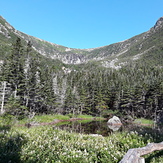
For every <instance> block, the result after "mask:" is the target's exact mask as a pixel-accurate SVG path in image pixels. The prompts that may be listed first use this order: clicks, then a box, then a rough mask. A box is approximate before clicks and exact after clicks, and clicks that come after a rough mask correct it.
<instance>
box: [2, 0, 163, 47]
mask: <svg viewBox="0 0 163 163" xmlns="http://www.w3.org/2000/svg"><path fill="white" fill-rule="evenodd" d="M0 15H1V16H3V17H4V18H5V19H6V20H7V21H8V22H9V23H10V24H11V25H12V26H14V27H15V28H16V29H17V30H20V31H22V32H24V33H26V34H29V35H32V36H35V37H38V38H41V39H44V40H46V41H49V42H53V43H56V44H59V45H63V46H67V47H70V48H80V49H86V48H95V47H100V46H105V45H109V44H112V43H116V42H120V41H123V40H126V39H129V38H131V37H133V36H135V35H138V34H140V33H143V32H145V31H148V30H149V29H150V28H151V27H152V26H154V24H155V22H156V21H157V20H158V19H159V18H160V17H162V16H163V0H0Z"/></svg>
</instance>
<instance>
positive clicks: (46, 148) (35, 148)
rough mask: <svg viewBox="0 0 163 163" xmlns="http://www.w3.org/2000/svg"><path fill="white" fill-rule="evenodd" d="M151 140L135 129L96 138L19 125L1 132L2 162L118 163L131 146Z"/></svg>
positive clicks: (144, 143) (0, 158) (143, 144)
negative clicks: (134, 130)
mask: <svg viewBox="0 0 163 163" xmlns="http://www.w3.org/2000/svg"><path fill="white" fill-rule="evenodd" d="M151 141H152V139H147V138H146V137H144V136H140V135H138V133H136V132H132V133H115V134H112V135H110V136H108V137H102V136H96V137H95V136H91V135H84V134H76V133H68V132H66V131H62V130H58V129H57V130H56V129H55V130H54V129H53V128H52V127H45V126H42V127H32V128H23V127H22V128H20V127H19V128H18V127H17V128H13V129H10V130H9V131H7V132H5V133H3V132H1V133H0V153H3V157H2V155H1V156H0V162H5V161H6V160H7V161H6V162H23V163H53V162H54V163H105V162H106V163H108V162H109V163H117V162H119V161H120V160H121V159H122V157H123V155H124V154H125V153H126V152H127V150H128V149H130V148H137V147H142V146H146V144H147V143H148V142H151ZM14 158H16V161H15V160H14ZM4 160H5V161H4ZM13 160H14V161H13Z"/></svg>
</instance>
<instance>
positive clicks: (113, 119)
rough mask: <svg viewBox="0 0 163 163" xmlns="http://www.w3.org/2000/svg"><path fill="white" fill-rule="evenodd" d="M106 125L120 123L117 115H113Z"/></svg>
mask: <svg viewBox="0 0 163 163" xmlns="http://www.w3.org/2000/svg"><path fill="white" fill-rule="evenodd" d="M107 124H108V125H122V122H121V120H120V119H119V118H118V117H117V116H113V117H112V118H111V119H109V120H108V122H107Z"/></svg>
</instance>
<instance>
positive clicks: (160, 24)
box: [154, 17, 163, 29]
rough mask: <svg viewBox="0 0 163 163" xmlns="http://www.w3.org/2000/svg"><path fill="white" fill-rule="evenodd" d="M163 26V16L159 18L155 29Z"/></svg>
mask: <svg viewBox="0 0 163 163" xmlns="http://www.w3.org/2000/svg"><path fill="white" fill-rule="evenodd" d="M162 26H163V17H161V18H159V19H158V20H157V22H156V24H155V26H154V29H157V28H161V27H162Z"/></svg>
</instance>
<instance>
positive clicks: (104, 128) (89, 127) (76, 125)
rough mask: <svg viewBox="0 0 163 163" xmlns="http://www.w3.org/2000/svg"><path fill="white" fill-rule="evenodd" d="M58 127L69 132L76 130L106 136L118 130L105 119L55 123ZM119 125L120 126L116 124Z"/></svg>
mask: <svg viewBox="0 0 163 163" xmlns="http://www.w3.org/2000/svg"><path fill="white" fill-rule="evenodd" d="M56 127H57V128H60V129H62V130H66V131H69V132H76V133H81V134H99V135H102V136H108V135H110V134H111V133H112V132H113V131H115V130H118V129H119V128H117V129H113V128H111V127H108V125H107V121H91V122H78V121H76V122H69V123H67V124H63V125H62V124H61V125H56V126H55V127H54V128H56ZM118 127H120V126H118Z"/></svg>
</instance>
